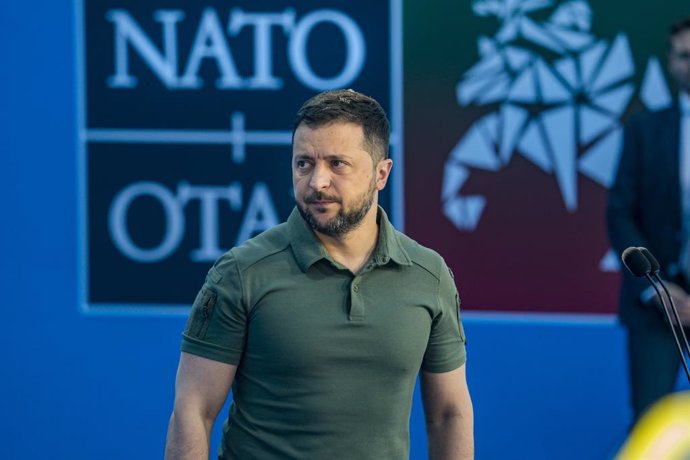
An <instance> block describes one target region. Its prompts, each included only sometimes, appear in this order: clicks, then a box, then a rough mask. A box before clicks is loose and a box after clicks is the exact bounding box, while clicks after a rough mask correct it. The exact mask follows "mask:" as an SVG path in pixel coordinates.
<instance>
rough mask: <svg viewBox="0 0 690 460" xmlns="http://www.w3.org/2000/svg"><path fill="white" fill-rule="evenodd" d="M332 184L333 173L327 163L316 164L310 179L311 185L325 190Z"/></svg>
mask: <svg viewBox="0 0 690 460" xmlns="http://www.w3.org/2000/svg"><path fill="white" fill-rule="evenodd" d="M330 185H331V173H330V171H329V170H328V168H327V167H326V166H325V165H322V164H318V163H317V164H316V165H315V166H314V169H313V171H312V173H311V178H310V179H309V187H311V188H312V189H313V190H324V189H327V188H328V187H329V186H330Z"/></svg>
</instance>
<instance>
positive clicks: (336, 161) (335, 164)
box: [331, 160, 345, 168]
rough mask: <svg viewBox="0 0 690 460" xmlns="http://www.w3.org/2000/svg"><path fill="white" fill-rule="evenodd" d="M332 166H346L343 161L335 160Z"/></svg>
mask: <svg viewBox="0 0 690 460" xmlns="http://www.w3.org/2000/svg"><path fill="white" fill-rule="evenodd" d="M331 165H333V167H334V168H340V167H342V166H345V162H344V161H341V160H333V161H331Z"/></svg>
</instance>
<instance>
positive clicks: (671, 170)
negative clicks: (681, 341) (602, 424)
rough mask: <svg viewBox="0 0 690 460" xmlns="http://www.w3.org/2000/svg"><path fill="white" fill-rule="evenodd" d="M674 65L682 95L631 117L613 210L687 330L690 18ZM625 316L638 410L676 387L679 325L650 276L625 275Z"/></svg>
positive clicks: (673, 33) (677, 35)
mask: <svg viewBox="0 0 690 460" xmlns="http://www.w3.org/2000/svg"><path fill="white" fill-rule="evenodd" d="M669 44H670V49H669V55H668V70H669V73H670V75H671V76H672V77H673V79H674V80H675V81H676V83H677V85H678V89H679V93H680V94H679V97H678V99H677V100H676V101H675V103H674V104H673V106H672V107H671V108H668V109H665V110H661V111H658V112H651V113H650V112H644V113H640V114H637V115H635V116H633V117H631V118H630V120H629V122H628V124H627V125H626V128H625V134H624V140H623V151H622V154H621V159H620V165H619V169H618V174H617V177H616V180H615V183H614V185H613V187H612V188H611V190H610V194H609V202H608V209H607V220H608V229H609V237H610V240H611V243H612V245H613V247H614V248H615V249H616V250H617V251H618V252H619V253H621V252H622V251H623V250H625V248H627V247H629V246H645V247H647V248H649V250H650V251H651V252H652V253H653V254H654V255H655V256H656V258H657V259H658V260H659V263H660V264H661V268H662V276H663V277H664V278H665V279H666V280H667V283H668V288H669V291H670V292H671V295H672V296H673V299H674V302H675V304H676V307H677V308H678V313H679V316H680V319H681V322H682V324H683V325H684V326H685V330H686V333H687V332H688V331H689V326H690V295H688V292H689V290H690V285H689V284H688V280H690V17H689V18H686V19H683V20H682V21H680V22H678V23H677V24H675V25H673V26H672V27H671V29H670V36H669ZM619 316H620V319H621V322H622V323H623V325H624V326H625V327H626V329H627V332H628V355H629V372H630V383H631V396H632V407H633V415H634V418H635V420H637V419H638V418H639V417H640V416H641V415H642V413H643V412H644V411H645V409H647V408H648V407H649V406H651V405H652V404H653V403H654V402H655V401H656V400H658V399H660V398H661V397H662V396H664V395H666V394H668V393H670V392H671V391H673V387H674V384H675V381H676V376H677V375H678V369H679V365H680V355H679V353H678V351H677V348H676V345H675V342H674V339H673V335H672V332H671V330H670V328H669V325H668V324H666V320H665V316H664V313H663V310H662V309H661V307H660V305H658V304H657V300H656V296H655V293H654V290H653V289H652V288H651V287H650V286H649V285H648V284H647V283H646V281H644V280H642V279H639V278H633V277H632V276H630V275H629V274H627V273H625V274H624V275H623V282H622V286H621V294H620V303H619Z"/></svg>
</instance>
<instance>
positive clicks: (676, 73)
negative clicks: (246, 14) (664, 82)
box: [668, 30, 690, 94]
mask: <svg viewBox="0 0 690 460" xmlns="http://www.w3.org/2000/svg"><path fill="white" fill-rule="evenodd" d="M670 41H671V49H670V50H669V54H668V71H669V73H670V74H671V76H672V77H673V78H674V79H675V80H676V83H677V84H678V89H680V90H681V91H685V92H686V93H689V94H690V30H683V31H681V32H679V33H677V34H676V35H674V36H673V37H671V40H670Z"/></svg>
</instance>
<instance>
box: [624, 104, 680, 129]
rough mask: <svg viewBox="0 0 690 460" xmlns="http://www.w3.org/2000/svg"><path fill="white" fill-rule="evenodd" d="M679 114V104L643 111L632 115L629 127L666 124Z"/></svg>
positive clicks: (629, 119)
mask: <svg viewBox="0 0 690 460" xmlns="http://www.w3.org/2000/svg"><path fill="white" fill-rule="evenodd" d="M677 114H678V106H677V104H672V105H670V106H667V107H664V108H661V109H643V110H639V111H637V112H635V113H633V114H632V115H630V117H629V118H628V122H627V125H629V126H636V127H643V126H654V125H657V124H665V123H667V122H668V120H669V119H671V118H673V117H675V116H677Z"/></svg>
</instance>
